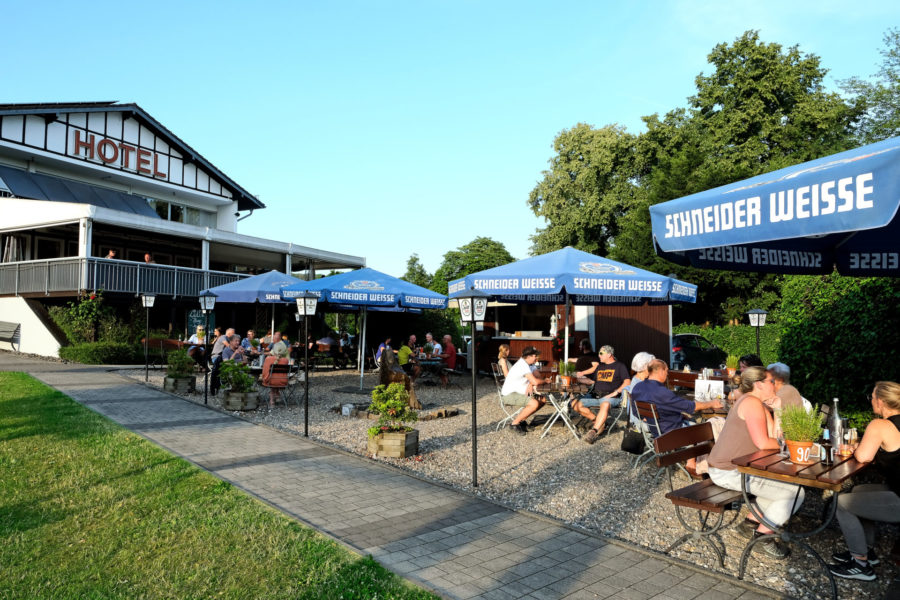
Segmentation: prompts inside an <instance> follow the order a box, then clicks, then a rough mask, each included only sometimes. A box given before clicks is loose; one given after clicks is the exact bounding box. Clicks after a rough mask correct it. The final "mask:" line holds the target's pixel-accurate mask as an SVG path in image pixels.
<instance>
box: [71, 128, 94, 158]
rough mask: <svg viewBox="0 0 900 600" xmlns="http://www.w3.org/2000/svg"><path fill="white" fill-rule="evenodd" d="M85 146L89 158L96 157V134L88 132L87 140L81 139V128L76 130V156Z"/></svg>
mask: <svg viewBox="0 0 900 600" xmlns="http://www.w3.org/2000/svg"><path fill="white" fill-rule="evenodd" d="M82 148H84V149H85V150H87V154H86V155H85V156H87V157H88V158H94V134H93V133H91V134H88V137H87V141H86V142H82V141H81V132H80V131H79V130H77V129H76V130H75V156H78V154H79V151H80V150H81V149H82Z"/></svg>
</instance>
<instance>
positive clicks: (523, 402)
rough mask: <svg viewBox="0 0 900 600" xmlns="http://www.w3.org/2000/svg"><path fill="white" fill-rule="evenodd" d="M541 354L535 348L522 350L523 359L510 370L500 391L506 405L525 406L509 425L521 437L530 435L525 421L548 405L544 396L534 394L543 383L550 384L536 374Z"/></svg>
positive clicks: (530, 347)
mask: <svg viewBox="0 0 900 600" xmlns="http://www.w3.org/2000/svg"><path fill="white" fill-rule="evenodd" d="M540 354H541V352H540V350H538V349H537V348H535V347H534V346H526V347H525V349H524V350H522V357H521V358H520V359H519V360H517V361H516V364H514V365H513V367H512V369H510V370H509V375H508V376H507V377H506V381H504V382H503V387H502V388H501V389H500V395H501V396H503V400H504V402H505V403H506V404H508V405H510V406H524V408H523V409H522V411H521V412H520V413H519V414H518V415H516V418H515V420H513V421H510V423H509V427H510V429H512V430H513V431H515V432H516V433H518V434H519V435H525V434H526V433H528V427H527V426H526V425H525V419H527V418H528V417H530V416H531V415H533V414H534V413H535V412H537V411H538V410H539V409H540V408H541V407H542V406H544V404H546V403H547V400H546V399H545V398H544V397H543V396H539V395H536V394H535V393H534V390H535V388H537V386H539V385H540V384H542V383H549V380H547V379H542V378H541V377H539V376H538V375H536V374H535V372H536V371H537V368H536V367H535V366H534V363H535V362H537V359H538V356H540Z"/></svg>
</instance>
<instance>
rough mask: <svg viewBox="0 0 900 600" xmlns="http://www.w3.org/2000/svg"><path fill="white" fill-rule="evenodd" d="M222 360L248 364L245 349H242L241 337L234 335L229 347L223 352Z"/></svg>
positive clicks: (229, 341)
mask: <svg viewBox="0 0 900 600" xmlns="http://www.w3.org/2000/svg"><path fill="white" fill-rule="evenodd" d="M222 360H223V361H226V360H233V361H235V362H246V361H247V358H246V357H245V356H244V349H243V348H242V347H241V336H239V335H233V336H231V338H229V340H228V345H227V346H225V349H224V350H222Z"/></svg>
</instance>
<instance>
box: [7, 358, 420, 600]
mask: <svg viewBox="0 0 900 600" xmlns="http://www.w3.org/2000/svg"><path fill="white" fill-rule="evenodd" d="M0 598H79V599H81V598H129V599H131V598H241V599H243V598H348V599H349V598H360V599H362V598H367V599H368V598H434V596H432V595H431V594H429V593H427V592H425V591H423V590H420V589H417V588H414V587H412V586H411V585H408V584H407V583H406V582H404V581H403V580H402V579H400V578H398V577H396V576H395V575H393V574H392V573H390V572H389V571H387V570H385V569H384V568H382V567H381V566H380V565H378V563H376V562H375V561H374V560H372V558H371V557H365V558H361V557H359V556H358V555H355V554H353V553H351V552H348V551H347V550H346V549H344V548H343V547H341V546H339V545H338V544H336V543H334V542H332V541H330V540H328V539H326V538H324V537H322V536H321V535H319V534H317V533H316V532H314V531H313V530H310V529H308V528H305V527H303V526H301V525H299V524H298V523H296V522H294V521H292V520H290V519H288V518H287V517H285V516H283V515H282V514H281V513H278V512H277V511H275V510H272V509H271V508H269V507H267V506H265V505H264V504H262V503H260V502H258V501H256V500H254V499H253V498H251V497H249V496H247V495H245V494H243V493H242V492H240V491H239V490H237V489H235V488H233V487H232V486H231V485H230V484H228V483H225V482H223V481H220V480H218V479H216V478H214V477H212V476H211V475H209V474H207V473H205V472H203V471H201V470H199V469H198V468H196V467H194V466H193V465H191V464H190V463H188V462H186V461H184V460H182V459H180V458H177V457H175V456H173V455H171V454H169V453H167V452H165V451H164V450H161V449H159V448H157V447H155V446H153V445H152V444H150V443H149V442H147V441H146V440H144V439H142V438H140V437H138V436H136V435H134V434H132V433H130V432H128V431H127V430H124V429H122V428H120V427H119V426H118V425H115V424H114V423H112V422H110V421H109V420H107V419H105V418H103V417H101V416H99V415H96V414H95V413H93V412H91V411H89V410H87V409H86V408H84V407H82V406H81V405H79V404H77V403H76V402H74V401H72V400H71V399H69V398H68V397H66V396H64V395H63V394H60V393H58V392H55V391H54V390H52V389H50V388H48V387H46V386H44V385H42V384H41V383H39V382H37V381H36V380H34V379H32V378H31V377H29V376H27V375H22V374H18V373H0Z"/></svg>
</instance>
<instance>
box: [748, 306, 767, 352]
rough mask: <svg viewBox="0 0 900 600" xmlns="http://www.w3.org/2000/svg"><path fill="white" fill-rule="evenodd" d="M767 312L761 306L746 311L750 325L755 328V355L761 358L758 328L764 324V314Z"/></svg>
mask: <svg viewBox="0 0 900 600" xmlns="http://www.w3.org/2000/svg"><path fill="white" fill-rule="evenodd" d="M767 314H769V313H767V312H766V311H764V310H763V309H761V308H754V309H751V310H748V311H747V317H748V318H749V319H750V327H755V328H756V356H757V357H759V359H760V360H762V357H760V355H759V328H760V327H765V326H766V315H767Z"/></svg>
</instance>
